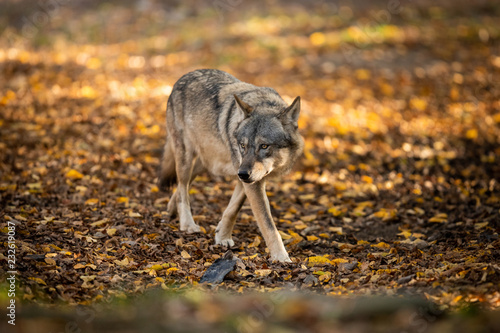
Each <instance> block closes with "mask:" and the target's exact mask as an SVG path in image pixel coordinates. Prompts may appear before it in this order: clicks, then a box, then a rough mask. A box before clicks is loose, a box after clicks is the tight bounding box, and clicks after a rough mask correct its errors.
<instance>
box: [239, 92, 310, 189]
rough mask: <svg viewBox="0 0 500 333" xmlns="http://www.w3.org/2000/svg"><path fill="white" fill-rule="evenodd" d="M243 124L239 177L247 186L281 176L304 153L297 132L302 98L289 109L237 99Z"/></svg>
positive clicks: (297, 99) (241, 123)
mask: <svg viewBox="0 0 500 333" xmlns="http://www.w3.org/2000/svg"><path fill="white" fill-rule="evenodd" d="M234 98H235V100H236V103H237V104H238V107H239V109H240V110H241V112H243V114H244V118H243V120H242V121H241V122H240V123H239V125H238V127H237V128H236V131H235V134H234V135H235V138H236V142H237V144H238V152H239V166H238V177H239V178H240V180H241V181H243V182H245V183H254V182H257V181H260V180H261V179H263V178H264V177H266V176H268V175H282V174H284V173H287V172H289V171H290V169H291V168H292V166H293V164H294V163H295V161H296V159H297V158H298V157H299V156H300V154H301V153H302V149H303V146H304V140H303V139H302V137H301V136H300V134H299V132H298V124H297V121H298V118H299V113H300V97H297V98H295V100H294V101H293V102H292V104H291V105H290V106H288V107H279V106H276V105H273V106H271V107H267V108H266V107H262V108H259V106H257V107H253V106H251V105H248V104H247V103H245V102H243V101H242V100H241V99H240V98H239V97H238V96H236V95H235V96H234Z"/></svg>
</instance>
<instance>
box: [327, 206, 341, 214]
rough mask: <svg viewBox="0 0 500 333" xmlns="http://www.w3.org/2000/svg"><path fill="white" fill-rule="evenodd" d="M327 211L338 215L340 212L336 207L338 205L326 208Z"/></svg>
mask: <svg viewBox="0 0 500 333" xmlns="http://www.w3.org/2000/svg"><path fill="white" fill-rule="evenodd" d="M328 213H330V214H332V215H333V216H339V215H341V214H342V211H341V210H340V209H338V206H337V207H335V206H334V207H332V208H329V209H328Z"/></svg>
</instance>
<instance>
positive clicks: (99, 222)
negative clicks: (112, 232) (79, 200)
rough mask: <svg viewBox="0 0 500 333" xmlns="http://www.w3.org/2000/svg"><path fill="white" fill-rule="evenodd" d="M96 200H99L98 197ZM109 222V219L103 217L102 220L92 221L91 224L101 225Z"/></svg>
mask: <svg viewBox="0 0 500 333" xmlns="http://www.w3.org/2000/svg"><path fill="white" fill-rule="evenodd" d="M95 200H97V199H95ZM87 201H88V200H87ZM85 203H86V202H85ZM108 222H109V219H107V218H105V219H102V220H99V221H95V222H92V223H90V225H91V226H93V227H99V226H101V225H103V224H106V223H108Z"/></svg>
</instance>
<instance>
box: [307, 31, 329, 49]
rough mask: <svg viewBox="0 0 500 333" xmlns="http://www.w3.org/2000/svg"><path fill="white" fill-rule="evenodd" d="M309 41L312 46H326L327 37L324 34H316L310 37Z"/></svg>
mask: <svg viewBox="0 0 500 333" xmlns="http://www.w3.org/2000/svg"><path fill="white" fill-rule="evenodd" d="M309 40H310V41H311V44H312V45H314V46H321V45H323V44H325V42H326V37H325V35H324V34H323V33H322V32H315V33H313V34H312V35H311V36H309Z"/></svg>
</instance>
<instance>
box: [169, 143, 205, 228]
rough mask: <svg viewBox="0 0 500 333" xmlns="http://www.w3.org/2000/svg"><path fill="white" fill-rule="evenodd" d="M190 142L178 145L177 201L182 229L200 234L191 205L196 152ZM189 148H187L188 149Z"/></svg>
mask: <svg viewBox="0 0 500 333" xmlns="http://www.w3.org/2000/svg"><path fill="white" fill-rule="evenodd" d="M188 145H189V143H188V142H182V143H181V144H179V145H177V148H176V150H175V171H176V173H177V180H178V183H177V191H176V192H175V193H176V196H177V197H176V198H174V199H175V201H176V202H177V212H178V214H179V221H180V229H181V231H186V232H188V233H193V232H199V231H200V226H199V225H197V224H196V223H194V220H193V215H192V214H191V204H190V203H189V184H190V182H191V177H192V175H193V171H194V170H193V169H194V165H195V156H194V151H193V149H191V147H189V146H188ZM186 146H187V147H186Z"/></svg>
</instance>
